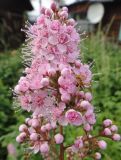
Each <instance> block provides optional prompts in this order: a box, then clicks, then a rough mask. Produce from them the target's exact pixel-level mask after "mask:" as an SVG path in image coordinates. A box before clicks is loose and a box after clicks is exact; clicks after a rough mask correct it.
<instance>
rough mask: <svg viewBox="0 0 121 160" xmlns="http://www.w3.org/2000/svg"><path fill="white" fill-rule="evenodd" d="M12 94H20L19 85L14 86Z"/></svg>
mask: <svg viewBox="0 0 121 160" xmlns="http://www.w3.org/2000/svg"><path fill="white" fill-rule="evenodd" d="M14 92H15V93H16V94H19V93H20V87H19V85H16V86H15V88H14Z"/></svg>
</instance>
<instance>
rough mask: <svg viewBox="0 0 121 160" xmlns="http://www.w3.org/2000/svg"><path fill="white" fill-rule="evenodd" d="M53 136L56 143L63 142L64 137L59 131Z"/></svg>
mask: <svg viewBox="0 0 121 160" xmlns="http://www.w3.org/2000/svg"><path fill="white" fill-rule="evenodd" d="M54 138H55V142H56V144H61V143H63V140H64V138H63V136H62V135H61V134H60V133H58V134H56V135H55V136H54Z"/></svg>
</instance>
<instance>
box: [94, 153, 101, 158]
mask: <svg viewBox="0 0 121 160" xmlns="http://www.w3.org/2000/svg"><path fill="white" fill-rule="evenodd" d="M95 159H96V160H98V159H101V154H100V153H99V152H96V153H95Z"/></svg>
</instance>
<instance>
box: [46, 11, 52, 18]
mask: <svg viewBox="0 0 121 160" xmlns="http://www.w3.org/2000/svg"><path fill="white" fill-rule="evenodd" d="M45 15H47V16H48V17H50V16H51V15H52V12H51V10H50V9H46V10H45Z"/></svg>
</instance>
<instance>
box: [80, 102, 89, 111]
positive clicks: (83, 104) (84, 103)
mask: <svg viewBox="0 0 121 160" xmlns="http://www.w3.org/2000/svg"><path fill="white" fill-rule="evenodd" d="M80 105H81V107H82V108H83V109H88V107H90V103H89V102H88V101H82V102H81V104H80Z"/></svg>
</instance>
